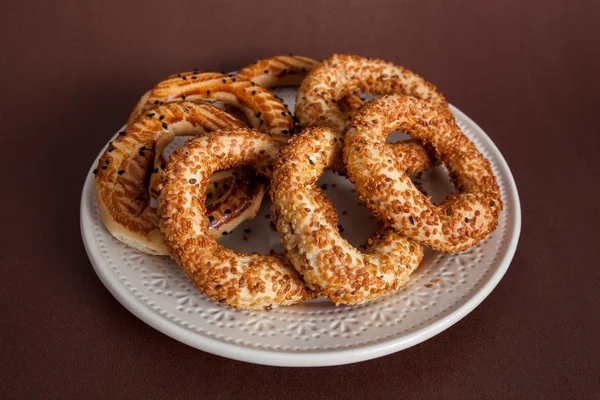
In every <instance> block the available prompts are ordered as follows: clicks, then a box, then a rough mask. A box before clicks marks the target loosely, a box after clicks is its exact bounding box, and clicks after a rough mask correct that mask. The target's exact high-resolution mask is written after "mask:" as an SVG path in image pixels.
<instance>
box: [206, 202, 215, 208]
mask: <svg viewBox="0 0 600 400" xmlns="http://www.w3.org/2000/svg"><path fill="white" fill-rule="evenodd" d="M213 206H214V204H213V203H210V204H209V205H207V206H206V208H212V207H213Z"/></svg>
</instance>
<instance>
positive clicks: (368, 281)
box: [270, 128, 423, 304]
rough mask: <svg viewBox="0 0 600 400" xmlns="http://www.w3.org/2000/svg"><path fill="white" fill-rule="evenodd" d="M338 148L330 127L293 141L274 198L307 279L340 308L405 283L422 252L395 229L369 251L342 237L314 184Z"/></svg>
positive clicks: (277, 172) (383, 232) (283, 155)
mask: <svg viewBox="0 0 600 400" xmlns="http://www.w3.org/2000/svg"><path fill="white" fill-rule="evenodd" d="M339 149H340V140H339V133H338V132H336V131H334V130H332V129H330V128H307V129H306V130H304V131H303V132H302V133H300V135H298V136H295V137H293V138H292V139H291V140H290V143H289V144H288V145H287V146H286V147H285V148H284V149H282V150H281V152H280V155H279V158H278V160H277V162H276V164H275V169H274V172H273V180H272V183H271V190H270V194H271V199H272V201H273V211H274V218H275V221H276V227H277V230H278V231H279V233H280V234H281V238H282V240H283V243H284V245H285V247H286V250H287V254H288V258H289V260H290V261H291V262H292V264H293V265H294V267H295V268H296V270H297V271H298V272H299V273H300V274H301V275H302V276H303V278H304V281H305V282H306V283H307V284H308V285H309V286H310V287H312V288H313V289H315V290H316V291H318V292H319V294H320V295H322V296H324V297H327V298H329V299H331V300H332V301H334V302H335V303H336V304H360V303H364V302H367V301H370V300H373V299H376V298H378V297H380V296H383V295H385V294H388V293H391V292H393V291H395V290H396V289H398V288H399V287H401V286H403V285H404V284H406V282H408V279H409V276H410V274H411V273H412V272H413V271H414V270H415V269H416V268H417V266H418V265H419V263H420V262H421V259H422V257H423V250H422V247H421V246H420V245H418V244H416V243H414V242H413V241H411V240H408V239H406V238H404V237H403V236H402V235H400V234H398V233H397V232H395V231H394V230H393V229H390V228H382V229H380V230H379V231H378V232H377V233H376V234H375V235H373V236H372V237H371V239H369V246H368V247H367V249H366V250H365V251H364V252H361V251H359V250H357V249H355V248H354V247H352V246H351V245H350V244H349V243H348V242H347V241H346V240H345V239H344V238H342V237H341V235H340V233H339V231H338V228H337V225H336V224H332V223H331V221H330V220H328V218H326V216H325V214H324V211H326V210H325V209H324V208H323V207H322V205H321V204H320V203H319V202H318V201H315V199H317V197H316V192H315V190H314V185H313V183H314V182H316V181H317V180H318V179H319V177H320V176H321V174H322V173H323V171H324V170H325V169H327V168H329V167H331V166H332V165H333V162H334V161H335V160H336V158H337V157H338V154H337V152H338V151H339Z"/></svg>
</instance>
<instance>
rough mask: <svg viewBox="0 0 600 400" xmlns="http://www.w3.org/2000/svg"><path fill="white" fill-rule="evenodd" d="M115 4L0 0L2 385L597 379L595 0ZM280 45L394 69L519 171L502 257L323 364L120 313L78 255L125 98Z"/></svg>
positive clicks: (497, 384) (120, 390) (589, 387)
mask: <svg viewBox="0 0 600 400" xmlns="http://www.w3.org/2000/svg"><path fill="white" fill-rule="evenodd" d="M8 3H10V4H8ZM17 3H19V4H17ZM121 3H122V2H120V1H113V0H111V1H108V0H104V1H91V2H87V1H79V0H58V1H54V2H41V1H40V2H17V1H9V2H4V4H3V5H4V7H3V9H2V12H1V14H0V15H1V16H0V44H1V47H0V49H1V50H2V51H1V55H0V66H1V67H0V68H1V71H2V74H1V79H2V86H1V87H2V88H3V93H2V96H1V100H0V102H1V104H2V106H1V108H0V121H1V122H2V124H1V125H2V133H1V134H0V143H1V145H2V148H3V150H4V151H3V154H2V156H0V165H1V169H0V171H1V175H0V176H1V182H2V194H1V196H0V199H1V200H0V201H1V202H2V207H1V214H0V226H1V229H2V230H1V232H2V233H1V236H0V282H1V283H2V284H1V290H0V318H1V321H2V328H1V333H0V398H3V399H9V398H11V399H12V398H15V399H17V398H60V399H65V398H178V397H186V398H192V397H195V398H207V399H208V398H210V399H213V398H214V399H233V398H244V399H248V398H265V399H277V398H282V399H283V398H286V399H287V398H298V399H315V398H361V399H371V398H405V397H408V398H427V399H431V398H442V399H448V398H545V399H547V398H595V399H599V398H600V378H599V374H600V368H599V362H600V361H599V360H600V339H599V337H600V322H599V321H600V318H599V317H600V308H599V306H598V300H599V296H598V294H599V290H600V272H599V271H600V268H599V267H600V262H599V260H598V258H597V255H596V251H597V250H598V249H599V248H600V246H599V245H598V239H599V237H600V235H599V234H598V227H599V226H600V218H599V207H598V205H599V200H598V197H599V196H600V168H599V164H600V163H599V162H598V150H599V148H600V139H599V138H600V135H599V133H600V132H599V125H598V121H599V120H600V119H599V118H600V111H599V106H600V80H599V79H598V72H599V71H600V47H599V46H600V44H599V43H600V23H599V19H598V14H599V13H600V2H597V1H587V0H571V1H559V0H551V1H550V0H531V1H521V0H512V1H511V0H496V1H489V2H483V1H479V0H462V1H442V0H431V1H428V2H409V1H394V0H389V1H384V0H382V1H376V0H373V1H366V2H363V3H361V2H357V1H330V2H325V1H322V2H318V1H302V0H298V1H294V2H285V1H265V2H262V4H259V3H258V2H241V1H240V2H235V1H219V2H216V1H198V0H197V1H184V2H173V3H172V4H170V3H169V2H166V1H154V0H149V1H145V2H138V4H136V5H134V4H128V5H125V4H121ZM123 3H125V2H123ZM290 52H292V53H295V54H302V55H307V56H312V57H315V58H323V57H326V56H328V55H329V54H331V53H333V52H347V53H354V54H359V55H363V56H370V57H379V58H383V59H386V60H389V61H393V62H395V63H398V64H401V65H404V66H407V67H409V68H410V69H412V70H414V71H416V72H418V73H419V74H421V75H422V76H424V77H426V78H427V79H428V80H430V81H432V82H434V83H435V84H436V85H437V86H438V87H439V88H440V90H442V91H443V92H444V93H445V94H446V96H447V97H448V99H449V100H450V102H451V103H453V104H455V105H456V106H458V107H459V108H460V109H461V110H463V111H464V112H466V113H467V114H468V115H469V116H470V117H472V118H473V119H474V120H475V121H476V122H477V123H478V124H479V125H480V126H481V127H483V129H484V130H485V131H486V132H487V133H488V135H489V136H490V137H491V138H492V139H493V141H494V142H495V143H496V145H497V146H498V147H499V148H500V150H501V152H502V154H503V155H504V157H505V158H506V160H507V162H508V164H509V165H510V167H511V169H512V172H513V174H514V176H515V179H516V182H517V185H518V188H519V194H520V197H521V203H522V212H523V228H522V234H521V239H520V243H519V247H518V249H517V252H516V255H515V257H514V260H513V262H512V265H511V267H510V268H509V270H508V272H507V274H506V276H505V277H504V278H503V279H502V281H501V282H500V284H499V285H498V287H497V288H496V289H495V290H494V292H493V293H492V294H491V295H490V296H489V297H488V298H487V299H486V300H485V301H484V302H483V303H482V304H481V305H480V306H479V307H477V309H475V310H474V311H473V312H472V313H471V314H469V315H468V316H467V317H465V318H464V319H463V320H461V321H460V322H459V323H457V324H456V325H454V326H453V327H451V328H450V329H448V330H447V331H445V332H443V333H441V334H440V335H438V336H435V337H434V338H432V339H430V340H428V341H426V342H424V343H422V344H419V345H417V346H415V347H412V348H410V349H408V350H405V351H402V352H400V353H396V354H393V355H390V356H386V357H383V358H380V359H376V360H372V361H367V362H363V363H358V364H353V365H347V366H339V367H331V368H307V369H292V368H276V367H265V366H259V365H252V364H247V363H243V362H236V361H232V360H228V359H224V358H221V357H218V356H214V355H211V354H207V353H204V352H202V351H198V350H195V349H193V348H190V347H188V346H186V345H183V344H181V343H179V342H177V341H175V340H173V339H170V338H169V337H167V336H165V335H163V334H161V333H159V332H158V331H156V330H154V329H152V328H150V327H149V326H147V325H146V324H144V323H143V322H141V321H140V320H138V319H137V318H136V317H134V316H133V315H132V314H130V313H129V312H128V311H127V310H126V309H125V308H124V307H123V306H121V305H120V304H119V303H118V302H117V300H115V299H114V298H113V297H112V296H111V295H110V293H109V292H108V290H106V289H105V288H104V286H103V285H102V283H101V282H100V280H99V279H98V277H97V276H96V274H95V273H94V270H93V269H92V266H91V265H90V262H89V260H88V258H87V256H86V253H85V250H84V248H83V245H82V241H81V237H80V232H79V201H80V195H81V188H82V185H83V181H84V178H85V175H86V173H87V171H88V168H89V166H90V164H91V163H92V161H93V160H94V158H95V157H96V155H97V153H98V151H99V149H100V148H101V147H102V145H103V144H104V143H105V142H106V141H107V139H108V138H109V136H110V135H112V134H113V132H115V130H116V129H117V128H118V127H119V126H121V125H122V124H123V122H124V121H125V119H126V116H127V115H128V113H129V111H130V110H131V108H132V106H133V105H134V103H135V102H136V100H137V99H138V97H139V96H140V95H141V94H142V93H143V92H144V91H145V90H146V89H147V88H148V87H150V86H151V85H152V84H153V83H154V82H156V81H157V80H159V79H160V78H163V77H164V76H166V75H169V74H171V73H174V72H179V71H182V70H189V69H193V68H195V67H198V68H205V69H212V70H217V71H220V70H232V69H235V68H238V67H240V66H243V65H245V64H246V63H248V62H249V61H251V60H253V59H256V58H260V57H264V56H269V55H275V54H281V53H290Z"/></svg>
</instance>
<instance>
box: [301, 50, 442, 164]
mask: <svg viewBox="0 0 600 400" xmlns="http://www.w3.org/2000/svg"><path fill="white" fill-rule="evenodd" d="M359 91H360V92H363V93H371V94H375V95H384V94H410V95H413V96H416V97H419V98H422V99H425V100H428V101H431V102H433V103H434V104H436V105H438V106H440V107H444V108H447V107H448V103H447V102H446V99H445V98H444V96H443V95H442V94H441V93H438V92H437V91H436V89H435V86H433V85H432V84H431V83H429V82H427V81H425V80H424V79H423V78H421V77H420V76H418V75H417V74H415V73H413V72H411V71H409V70H407V69H405V68H403V67H400V66H397V65H394V64H392V63H388V62H385V61H383V60H375V59H369V58H364V57H359V56H353V55H345V54H334V55H332V56H331V57H329V58H328V59H326V60H324V61H323V62H322V63H321V64H320V65H319V66H318V67H316V68H315V69H314V70H313V71H312V72H311V73H310V74H309V75H308V76H307V77H306V79H304V81H303V82H302V84H301V85H300V89H299V90H298V93H297V95H296V110H295V116H296V117H297V118H298V122H299V124H300V125H301V126H328V127H331V128H333V129H334V130H336V131H338V132H344V131H345V130H346V128H347V126H348V122H349V121H350V118H348V115H346V114H344V113H343V112H342V110H341V109H340V106H339V104H338V102H339V100H340V99H342V98H344V97H346V96H347V95H348V94H351V93H356V92H359ZM392 148H393V149H394V152H395V154H396V156H397V157H399V156H400V155H401V154H402V153H403V152H406V151H409V152H412V153H413V154H416V153H415V152H417V151H418V152H419V153H421V154H420V155H418V156H417V157H416V158H415V162H418V163H424V164H423V165H414V166H412V165H410V168H409V169H410V170H411V173H415V172H420V171H422V170H424V169H427V168H429V167H432V166H433V165H435V158H434V156H433V154H431V152H430V151H428V150H427V149H425V148H423V146H422V145H421V144H419V143H418V142H416V141H407V142H399V143H395V144H394V145H393V146H392ZM340 156H341V153H340ZM334 167H335V169H336V170H338V171H339V172H342V173H343V169H344V168H343V166H342V165H341V162H338V163H336V165H335V166H334Z"/></svg>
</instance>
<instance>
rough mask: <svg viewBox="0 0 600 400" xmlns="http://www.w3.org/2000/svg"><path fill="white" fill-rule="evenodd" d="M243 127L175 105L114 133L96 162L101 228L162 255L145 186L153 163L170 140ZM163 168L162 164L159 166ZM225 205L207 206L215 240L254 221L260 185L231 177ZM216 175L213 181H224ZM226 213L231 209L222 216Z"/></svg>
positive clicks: (199, 107)
mask: <svg viewBox="0 0 600 400" xmlns="http://www.w3.org/2000/svg"><path fill="white" fill-rule="evenodd" d="M243 126H244V125H243V123H242V122H240V121H238V120H237V119H235V118H233V117H231V116H229V115H227V114H226V113H225V112H223V111H222V110H219V109H218V108H215V107H213V106H211V105H208V104H198V103H192V102H187V101H186V102H179V103H172V104H165V105H162V106H159V107H157V108H156V109H154V110H153V111H152V112H151V113H149V114H147V115H143V116H142V117H140V118H139V119H138V120H136V121H135V122H134V123H133V124H131V125H129V126H127V128H126V129H125V130H124V131H123V132H120V133H119V136H118V137H117V138H116V139H115V140H114V141H113V142H111V143H110V144H109V146H108V148H107V149H106V151H105V152H104V154H103V155H102V157H101V158H100V161H99V162H98V168H97V170H95V173H96V182H95V186H96V201H97V204H98V209H99V210H100V215H101V217H102V221H103V222H104V225H105V226H106V228H107V229H108V231H109V232H110V233H111V234H112V235H113V236H114V237H116V238H117V239H119V240H120V241H122V242H123V243H125V244H127V245H129V246H131V247H133V248H136V249H138V250H141V251H144V252H146V253H150V254H158V255H166V254H167V249H166V247H165V245H164V242H163V240H162V235H161V233H160V231H159V229H158V220H157V215H156V209H155V208H153V207H152V206H151V205H150V201H151V193H150V190H149V188H148V182H149V180H150V177H151V176H152V175H156V174H158V172H159V168H158V167H155V164H156V159H157V158H161V157H162V153H163V150H164V148H165V146H166V145H167V144H168V143H170V142H171V140H172V139H173V138H174V137H175V136H189V135H199V134H204V133H207V132H211V131H215V130H220V129H234V128H240V127H243ZM163 168H164V166H163ZM236 178H238V179H239V181H237V180H236V184H235V185H231V186H232V187H230V188H229V190H230V191H231V193H229V192H228V193H227V196H226V197H224V198H226V199H227V201H222V202H215V203H214V204H212V205H210V207H209V212H208V214H207V219H209V220H210V224H211V227H212V230H211V233H212V234H213V235H214V236H215V237H219V236H220V235H221V233H222V232H223V231H225V230H231V229H233V227H234V226H237V225H238V224H239V223H240V222H241V221H243V220H245V219H248V218H253V217H254V216H255V215H256V213H257V212H258V209H259V208H260V203H261V201H260V200H261V199H262V197H263V195H264V185H262V184H260V185H259V184H256V182H255V180H256V177H255V176H254V175H253V174H249V173H248V172H247V171H244V172H243V175H238V177H236ZM223 179H226V177H225V178H223V177H217V180H216V181H215V182H221V183H222V184H227V183H226V181H223ZM225 210H231V212H230V213H225Z"/></svg>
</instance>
